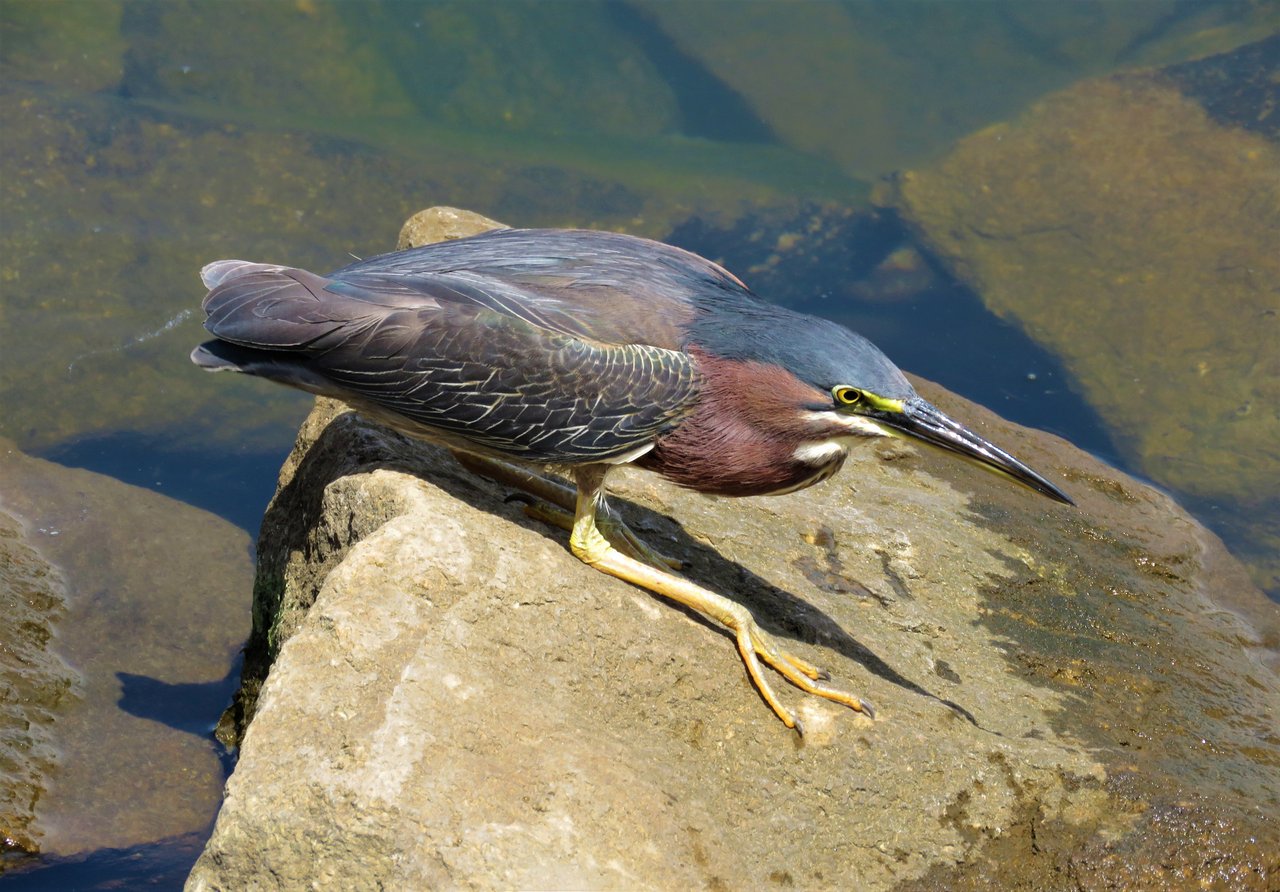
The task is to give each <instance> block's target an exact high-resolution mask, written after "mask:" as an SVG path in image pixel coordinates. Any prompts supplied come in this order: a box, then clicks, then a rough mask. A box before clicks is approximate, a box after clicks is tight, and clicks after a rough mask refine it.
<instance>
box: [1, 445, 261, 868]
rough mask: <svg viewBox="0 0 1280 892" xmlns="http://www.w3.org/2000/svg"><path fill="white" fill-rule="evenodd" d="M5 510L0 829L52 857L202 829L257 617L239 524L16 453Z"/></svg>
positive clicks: (4, 463)
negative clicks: (249, 610)
mask: <svg viewBox="0 0 1280 892" xmlns="http://www.w3.org/2000/svg"><path fill="white" fill-rule="evenodd" d="M0 502H2V503H3V508H4V511H5V512H7V513H5V514H0V598H2V599H4V600H3V604H2V605H0V606H2V607H3V611H4V614H3V615H4V623H3V627H0V657H2V658H3V659H2V661H0V673H2V674H0V681H2V682H3V685H4V693H5V696H4V699H3V701H2V702H3V708H2V709H0V822H3V824H0V830H2V831H3V832H4V833H5V835H6V836H8V837H10V838H12V839H13V840H15V841H16V842H17V843H18V844H19V845H20V847H21V848H23V849H25V850H33V849H35V848H38V849H39V850H40V852H41V853H42V854H43V855H48V856H71V855H77V854H82V853H86V852H92V851H95V850H98V849H104V848H127V847H130V846H138V845H142V844H146V843H153V842H156V841H157V840H162V839H166V838H168V837H171V836H177V835H180V834H184V833H193V832H200V831H203V830H204V829H205V828H206V827H207V826H208V822H209V820H210V819H211V818H212V817H213V814H214V812H215V810H216V809H217V806H218V801H219V792H220V785H221V782H222V779H223V773H224V770H223V766H222V763H221V760H220V754H219V753H218V752H217V751H216V750H215V747H214V745H213V742H212V741H211V740H210V738H209V728H210V726H211V725H212V723H213V721H214V720H215V719H216V718H217V714H218V710H219V709H220V708H222V706H223V705H224V704H225V702H226V690H227V686H226V682H225V679H226V677H227V676H228V675H229V674H230V673H231V671H232V668H233V664H234V661H235V656H236V652H237V651H238V649H239V647H240V645H241V643H242V642H243V637H244V632H245V625H247V623H246V622H245V618H244V610H245V608H246V606H247V592H246V588H247V587H248V584H249V569H250V560H249V550H248V546H249V542H248V539H247V537H246V536H245V534H244V532H243V531H241V530H239V529H237V528H235V527H233V526H232V525H231V524H229V523H227V522H226V521H224V520H221V519H219V518H217V517H214V516H213V515H211V514H208V513H206V512H204V511H200V510H199V509H196V508H193V507H191V506H189V505H184V504H182V503H180V502H177V501H176V500H174V499H169V498H166V497H165V496H163V495H160V494H158V493H154V492H150V491H148V490H145V489H141V488H139V487H136V486H129V485H127V484H124V483H121V482H120V481H118V480H114V479H112V478H110V477H106V476H104V475H101V474H95V473H93V472H91V471H86V470H83V469H79V468H68V467H64V466H62V465H58V464H55V463H53V462H48V461H43V460H41V459H38V458H33V457H31V456H27V455H23V454H22V453H21V452H19V451H18V450H17V449H14V448H12V447H10V446H9V445H8V444H7V443H5V444H3V445H0ZM10 517H12V518H14V519H13V520H11V519H10ZM46 562H47V563H46ZM55 567H56V568H57V569H56V570H55V569H53V568H55ZM55 625H56V632H55V633H54V634H51V632H50V630H51V628H52V627H54V626H55ZM64 660H65V663H64V662H63V661H64ZM68 665H69V666H71V667H73V669H69V668H68ZM3 863H4V862H3V860H0V866H2V865H3Z"/></svg>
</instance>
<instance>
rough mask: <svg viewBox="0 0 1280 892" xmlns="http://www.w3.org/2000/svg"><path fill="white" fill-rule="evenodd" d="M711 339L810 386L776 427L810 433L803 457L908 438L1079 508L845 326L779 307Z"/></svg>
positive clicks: (723, 349)
mask: <svg viewBox="0 0 1280 892" xmlns="http://www.w3.org/2000/svg"><path fill="white" fill-rule="evenodd" d="M706 340H707V341H708V342H710V345H711V347H712V348H713V349H716V350H717V352H719V353H720V354H721V355H724V356H727V357H730V358H739V359H744V360H747V359H749V360H752V361H754V362H757V363H762V364H764V365H766V366H775V367H780V368H782V369H785V370H786V371H787V372H790V373H791V374H792V375H794V376H795V377H796V378H799V379H800V381H802V382H804V384H805V385H807V386H806V387H805V391H806V392H807V393H808V394H809V399H807V400H806V401H805V402H804V404H802V405H795V406H794V411H795V415H793V416H791V417H777V418H776V419H775V420H774V422H773V423H774V425H775V426H776V427H777V428H778V429H779V432H780V433H781V432H782V428H784V427H786V428H788V429H790V430H793V431H797V430H803V431H804V432H805V436H806V442H805V444H804V445H802V446H801V447H800V450H799V451H798V452H797V454H798V455H805V454H806V453H805V450H809V451H808V453H807V454H808V455H811V456H812V457H813V459H814V461H815V462H817V461H821V460H822V459H823V457H824V456H825V455H829V454H830V449H833V448H835V447H836V446H837V445H840V444H844V443H847V442H848V441H849V440H852V439H855V438H865V437H877V436H891V437H902V438H904V439H908V440H914V441H917V442H924V443H927V444H929V445H930V446H936V447H938V448H940V449H943V450H946V451H947V452H950V453H952V454H953V455H958V456H960V457H961V458H964V459H966V460H968V461H971V462H973V463H975V464H978V465H980V466H981V467H983V468H985V469H987V470H989V471H994V472H996V473H998V474H1001V475H1002V476H1005V477H1008V478H1009V479H1011V480H1014V481H1016V482H1018V483H1021V484H1022V485H1024V486H1026V487H1029V488H1030V489H1033V490H1035V491H1036V492H1038V493H1041V494H1042V495H1045V496H1048V497H1049V498H1051V499H1054V500H1055V501H1058V502H1063V503H1066V504H1068V505H1070V504H1074V503H1073V502H1072V501H1071V499H1070V497H1068V496H1067V494H1066V493H1064V492H1063V491H1062V490H1061V489H1059V488H1058V487H1057V486H1055V485H1054V484H1053V483H1050V482H1049V481H1048V480H1046V479H1045V478H1044V477H1042V476H1041V475H1040V474H1037V473H1036V472H1035V471H1033V470H1031V468H1029V467H1027V466H1026V465H1025V464H1023V463H1022V462H1021V461H1019V460H1018V459H1016V458H1014V457H1013V456H1012V455H1010V454H1009V453H1008V452H1005V451H1004V450H1003V449H1001V448H1000V447H998V446H996V445H995V444H994V443H991V442H989V441H988V440H985V439H983V438H982V437H980V436H978V435H977V434H975V433H974V432H973V431H971V430H969V429H968V428H966V427H965V426H964V425H962V424H960V423H959V422H958V421H956V420H954V419H952V418H950V417H948V416H947V415H946V414H945V413H944V412H942V411H941V410H940V409H938V408H937V407H936V406H934V405H932V404H931V403H929V402H928V401H927V400H925V399H923V398H922V397H920V396H919V395H918V394H917V393H916V392H915V388H913V387H912V386H911V382H909V381H908V380H907V378H906V376H905V375H903V374H902V372H901V370H899V369H898V367H897V366H896V365H894V364H893V362H891V361H890V360H889V358H888V357H887V356H885V355H884V353H883V352H881V350H880V349H879V348H878V347H876V345H875V344H873V343H871V342H870V341H868V340H867V339H866V338H864V337H862V336H861V335H858V334H855V333H854V332H852V331H850V330H849V329H847V328H845V327H843V326H841V325H837V324H836V323H834V322H829V321H827V320H824V319H819V318H816V317H813V316H805V315H801V314H794V313H790V312H786V311H780V310H771V311H769V312H768V314H767V315H766V314H765V313H763V312H762V313H761V315H760V316H759V317H758V318H756V319H751V320H745V324H744V323H743V322H740V323H739V324H738V325H737V326H735V327H734V329H733V331H732V332H731V333H728V334H726V333H722V332H721V333H717V332H707V334H706ZM784 414H785V413H784ZM842 451H843V446H841V452H842Z"/></svg>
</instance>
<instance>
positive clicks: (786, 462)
mask: <svg viewBox="0 0 1280 892" xmlns="http://www.w3.org/2000/svg"><path fill="white" fill-rule="evenodd" d="M689 353H690V355H691V356H693V358H694V362H695V363H696V365H697V368H698V371H699V372H700V373H701V377H702V379H703V386H702V390H701V392H700V396H699V402H698V406H697V408H696V409H694V411H693V414H692V415H690V416H689V417H688V418H686V419H685V420H684V421H683V422H681V423H680V425H679V426H678V427H676V428H675V429H674V430H672V431H670V432H668V433H667V434H664V435H663V436H661V437H659V438H658V440H657V442H656V443H655V445H654V448H653V449H652V450H651V451H649V452H648V453H646V454H645V455H643V456H641V457H640V458H639V459H638V460H637V461H636V464H637V465H639V466H641V467H643V468H647V469H649V470H651V471H656V472H657V473H659V474H661V475H663V476H664V477H666V478H667V479H669V480H672V481H673V482H675V483H678V484H679V485H681V486H686V487H688V488H690V489H694V490H697V491H698V492H705V493H710V494H713V495H727V496H754V495H769V494H775V493H784V492H791V491H793V490H796V489H802V488H804V487H806V486H810V485H812V484H814V483H817V482H818V481H819V480H824V479H826V478H827V477H830V476H831V475H832V474H834V473H835V472H836V471H837V470H839V468H840V465H841V464H842V463H843V462H844V456H845V453H844V451H843V450H835V449H833V450H831V451H830V452H829V453H828V454H827V455H825V456H823V457H822V458H821V459H814V458H809V459H808V460H801V459H799V458H797V457H796V450H797V449H799V448H800V447H801V446H802V445H804V444H806V443H812V442H815V441H821V440H822V439H824V435H826V433H827V432H824V431H821V430H818V429H814V427H813V424H814V423H813V422H808V421H803V419H805V417H806V414H807V409H806V407H811V406H813V405H816V404H821V403H823V402H824V401H825V400H827V399H829V397H828V396H827V395H826V394H824V393H823V392H822V391H820V390H818V389H817V388H815V387H812V386H810V385H808V384H805V383H804V382H803V381H801V380H800V379H798V378H796V377H795V376H794V375H792V374H791V373H790V372H787V371H786V370H784V369H782V368H779V367H778V366H774V365H767V364H764V363H757V362H751V361H739V360H730V359H723V358H720V357H714V356H710V355H708V354H706V353H705V352H703V351H701V350H699V349H698V348H696V347H694V348H691V349H690V350H689Z"/></svg>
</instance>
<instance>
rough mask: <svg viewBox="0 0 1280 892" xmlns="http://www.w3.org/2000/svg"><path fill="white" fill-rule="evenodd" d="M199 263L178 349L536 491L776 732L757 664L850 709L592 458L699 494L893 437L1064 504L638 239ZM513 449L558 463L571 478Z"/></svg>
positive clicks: (477, 241)
mask: <svg viewBox="0 0 1280 892" xmlns="http://www.w3.org/2000/svg"><path fill="white" fill-rule="evenodd" d="M201 276H202V278H203V279H204V283H205V285H206V286H207V287H208V288H209V289H210V290H209V293H208V295H207V296H206V297H205V299H204V309H205V312H206V313H207V314H208V318H207V320H206V321H205V327H206V328H207V329H208V330H209V331H210V332H211V333H212V334H213V335H214V337H215V338H216V339H215V340H211V341H207V342H206V343H204V344H202V345H200V346H199V347H197V348H196V349H195V351H194V352H193V353H192V354H191V359H192V361H193V362H195V364H196V365H198V366H200V367H202V368H205V369H208V370H211V371H222V370H233V371H238V372H244V373H246V374H250V375H258V376H260V377H263V378H268V379H270V380H272V381H277V382H279V383H281V384H287V385H289V386H291V387H296V388H300V389H302V390H306V391H309V392H311V393H315V394H321V395H324V396H329V397H335V398H337V399H339V400H343V401H344V402H346V403H348V404H349V405H351V406H352V407H354V408H356V409H357V410H359V411H361V412H363V413H365V414H367V415H369V416H372V417H373V418H375V419H377V420H379V421H381V422H383V423H385V424H387V425H389V426H390V427H392V428H393V429H395V430H397V431H400V432H402V433H405V434H408V435H410V436H413V437H417V438H421V439H424V440H429V441H432V442H435V443H440V444H443V445H444V446H447V447H449V448H450V449H452V450H454V452H455V453H457V454H459V456H460V457H471V459H472V464H475V463H476V462H478V463H480V464H482V465H484V468H485V470H486V471H488V472H490V473H492V474H495V475H505V476H506V477H507V479H509V480H513V481H515V482H517V483H519V484H520V485H523V486H525V487H526V488H529V489H532V490H534V491H536V492H537V493H538V494H540V495H542V496H544V497H546V498H548V499H550V500H551V501H553V502H555V503H558V504H559V505H560V506H561V507H563V508H564V509H566V511H565V513H564V514H563V515H562V516H561V519H562V520H563V521H564V522H565V525H566V526H567V527H568V528H569V529H570V530H571V535H570V538H569V544H570V548H571V550H572V552H573V553H574V554H575V555H576V556H577V557H579V558H580V559H582V560H583V561H585V562H586V563H588V564H590V565H592V566H594V567H596V568H597V569H599V570H602V571H604V572H605V573H608V574H610V575H613V576H617V577H619V578H621V579H624V580H627V581H628V582H631V583H634V584H636V585H639V586H641V587H643V588H646V589H649V590H650V591H653V592H656V593H657V594H660V595H663V596H665V597H667V598H670V599H672V600H674V601H677V602H678V603H680V604H683V605H685V606H687V607H691V608H693V609H694V610H697V611H699V612H700V613H702V614H704V615H706V616H709V617H711V618H712V619H714V620H716V621H718V622H720V623H722V624H723V625H725V626H726V627H728V628H729V629H730V630H731V631H732V632H733V634H734V636H735V637H736V640H737V645H738V650H739V652H740V653H741V656H742V659H743V661H744V662H745V663H746V667H747V671H748V672H749V674H750V676H751V679H752V681H753V682H754V683H755V686H756V688H757V689H758V690H759V691H760V694H761V695H762V696H763V698H764V699H765V701H766V702H767V703H768V704H769V706H770V707H771V708H772V709H773V711H774V712H775V713H777V715H778V717H779V718H780V719H782V721H783V722H784V723H785V724H786V725H787V727H789V728H798V725H797V720H796V716H795V714H794V713H793V712H792V711H791V710H790V709H789V708H787V707H786V706H784V705H783V703H782V702H781V701H780V700H779V699H778V697H777V696H776V695H775V693H774V691H773V689H772V687H771V686H770V684H769V681H768V679H767V678H766V677H765V673H764V671H763V668H762V662H763V663H764V664H768V665H769V666H771V667H773V668H774V669H775V670H776V671H777V672H778V673H779V674H781V675H782V676H783V677H784V678H786V679H787V680H788V681H790V682H792V683H793V684H795V685H796V686H797V687H799V688H801V689H802V690H804V691H807V692H809V693H811V694H817V695H819V696H822V697H825V698H827V699H829V700H833V701H835V702H837V703H842V704H844V705H846V706H848V707H851V708H852V709H855V710H858V711H860V712H864V713H867V714H868V715H871V714H872V713H871V709H870V706H869V705H868V704H867V703H865V702H864V701H862V700H861V699H859V698H858V697H855V696H853V695H852V694H848V693H845V692H843V691H840V690H837V689H835V688H832V687H830V686H828V685H827V684H825V683H824V682H825V681H827V679H828V676H827V674H826V673H825V672H823V671H822V670H820V669H819V668H817V667H816V666H814V665H812V664H811V663H809V662H807V661H805V660H803V659H801V658H799V657H797V656H794V655H792V654H790V653H787V652H786V651H785V650H783V649H782V648H781V647H780V646H779V645H778V644H777V643H776V642H775V641H774V640H773V638H772V637H771V636H769V635H768V634H766V633H765V632H764V630H763V629H761V628H760V627H759V626H758V625H757V624H756V622H755V620H754V619H753V617H752V616H751V614H750V612H749V611H748V610H747V609H746V608H745V607H743V606H742V605H740V604H738V603H737V602H735V601H732V600H730V599H728V598H726V597H723V596H722V595H719V594H716V593H715V592H712V591H709V590H707V589H706V588H703V587H701V586H698V585H695V584H694V583H692V582H690V581H689V580H687V579H685V578H683V577H681V576H679V575H676V574H675V573H674V572H672V571H673V570H674V569H677V568H678V566H679V565H678V564H677V563H676V562H673V561H669V560H667V559H665V558H663V557H662V556H661V555H659V554H657V553H656V552H654V551H652V550H650V549H649V548H648V547H647V546H645V544H644V543H643V542H641V541H640V540H639V539H638V538H637V537H636V536H635V535H634V534H633V533H632V532H631V531H630V530H628V529H627V528H626V527H625V526H624V525H623V524H622V522H621V521H620V520H618V519H616V518H615V517H613V515H612V514H611V513H610V512H609V509H608V507H607V505H606V502H605V481H606V478H607V477H608V474H609V471H610V470H611V469H613V468H614V467H616V466H618V465H623V464H633V465H636V466H638V467H641V468H646V469H648V470H650V471H655V472H657V473H659V474H661V475H662V476H664V477H666V478H667V479H669V480H672V481H674V482H676V483H677V484H680V485H681V486H685V487H688V488H690V489H694V490H697V491H699V492H704V493H712V494H717V495H730V496H750V495H766V494H776V493H786V492H793V491H795V490H797V489H802V488H804V487H807V486H811V485H813V484H814V483H817V482H819V481H821V480H825V479H827V478H828V477H830V476H831V475H832V474H834V473H835V472H836V471H837V470H838V469H839V468H840V466H841V464H842V463H843V462H844V459H845V456H846V455H847V453H848V450H849V449H850V448H851V447H852V446H854V445H855V444H857V443H860V442H866V441H867V440H869V439H870V438H873V437H882V436H906V437H911V438H915V439H917V440H922V441H924V442H926V443H930V444H932V445H935V446H940V447H942V448H944V449H947V450H950V451H952V452H954V453H958V454H959V455H961V456H964V457H966V458H969V459H971V460H974V461H976V462H978V463H980V464H982V465H984V466H986V467H987V468H990V469H992V470H995V471H998V472H1000V473H1002V474H1004V475H1006V476H1008V477H1010V478H1012V479H1013V480H1015V481H1018V482H1019V483H1022V484H1025V485H1026V486H1028V487H1030V488H1031V489H1033V490H1035V491H1037V492H1039V493H1042V494H1044V495H1046V496H1048V497H1050V498H1052V499H1056V500H1057V501H1059V502H1066V503H1068V504H1070V502H1071V500H1070V499H1069V498H1068V497H1067V496H1066V495H1065V494H1064V493H1063V492H1062V490H1060V489H1059V488H1058V487H1057V486H1055V485H1054V484H1052V483H1050V482H1049V481H1048V480H1046V479H1045V478H1044V477H1042V476H1040V475H1039V474H1037V473H1036V472H1034V471H1032V470H1031V469H1030V468H1028V467H1027V466H1026V465H1024V464H1023V463H1022V462H1020V461H1018V460H1017V459H1015V458H1014V457H1013V456H1011V455H1009V454H1008V453H1007V452H1005V451H1003V450H1001V449H999V448H998V447H996V446H994V445H992V444H991V443H989V442H987V441H986V440H984V439H982V438H981V437H979V436H977V435H976V434H974V433H972V432H971V431H969V430H967V429H966V428H965V427H964V426H962V425H961V424H959V423H957V422H956V421H953V420H952V419H951V418H949V417H947V416H946V415H944V414H943V413H942V412H941V411H939V410H938V409H936V408H935V407H934V406H932V405H931V404H929V403H928V402H926V401H925V400H923V399H921V398H920V397H919V396H918V395H916V392H915V390H914V389H913V388H912V387H911V384H910V383H908V381H907V379H906V378H905V377H904V376H903V374H902V372H900V371H899V370H898V368H897V366H895V365H894V364H893V363H892V362H890V361H889V359H888V358H887V357H886V356H885V355H884V354H883V353H881V352H880V350H879V349H878V348H876V346H875V345H874V344H872V343H871V342H870V341H868V340H866V339H865V338H863V337H861V336H859V335H857V334H854V333H853V332H852V331H849V330H848V329H847V328H844V327H842V326H840V325H837V324H835V323H834V322H830V321H827V320H824V319H819V318H816V317H814V316H808V315H804V314H801V313H796V312H793V311H791V310H787V309H784V308H783V307H779V306H775V305H773V304H769V303H765V302H763V301H761V300H759V299H757V298H756V297H755V296H754V295H753V294H752V293H751V292H750V291H749V290H748V289H747V287H746V286H745V285H743V284H742V282H741V281H739V280H738V279H737V278H736V277H735V276H733V275H732V274H730V273H729V272H727V271H726V270H724V269H723V268H721V267H720V266H718V265H716V264H714V263H712V262H710V261H708V260H705V259H703V258H702V257H699V256H697V255H696V254H692V253H689V252H687V251H683V250H680V249H678V248H674V247H671V246H669V245H664V244H661V243H659V242H654V241H649V240H647V239H642V238H636V237H633V236H627V235H621V234H617V233H610V232H593V231H575V230H519V229H499V230H494V231H491V232H486V233H483V234H481V235H476V236H472V237H470V238H464V239H458V240H456V241H451V242H441V243H438V244H431V245H425V246H422V247H418V248H411V249H409V250H407V251H399V252H396V253H393V254H385V255H382V256H379V257H373V258H370V259H368V260H361V261H358V262H356V263H353V264H351V265H349V266H346V267H343V268H342V269H340V270H338V271H337V272H334V273H331V274H329V275H328V276H318V275H315V274H314V273H309V272H306V271H304V270H301V269H293V268H290V267H285V266H277V265H274V264H267V263H250V262H246V261H241V260H222V261H218V262H216V263H211V264H209V265H208V266H206V267H205V268H204V270H203V271H202V273H201ZM513 461H514V462H515V463H516V464H514V465H512V464H510V463H511V462H513ZM530 465H532V466H539V465H541V466H546V465H550V466H554V467H557V468H560V469H563V470H564V471H565V472H566V473H567V475H568V476H570V477H571V478H572V479H573V481H574V483H575V484H576V493H575V492H574V491H573V490H569V489H567V488H564V487H557V485H555V484H553V483H551V481H548V480H545V479H543V478H541V477H540V476H538V475H536V474H533V473H530V472H528V471H527V470H524V469H525V468H527V467H528V466H530ZM553 510H554V509H553ZM570 511H571V512H572V516H571V517H570V516H569V513H568V512H570Z"/></svg>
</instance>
